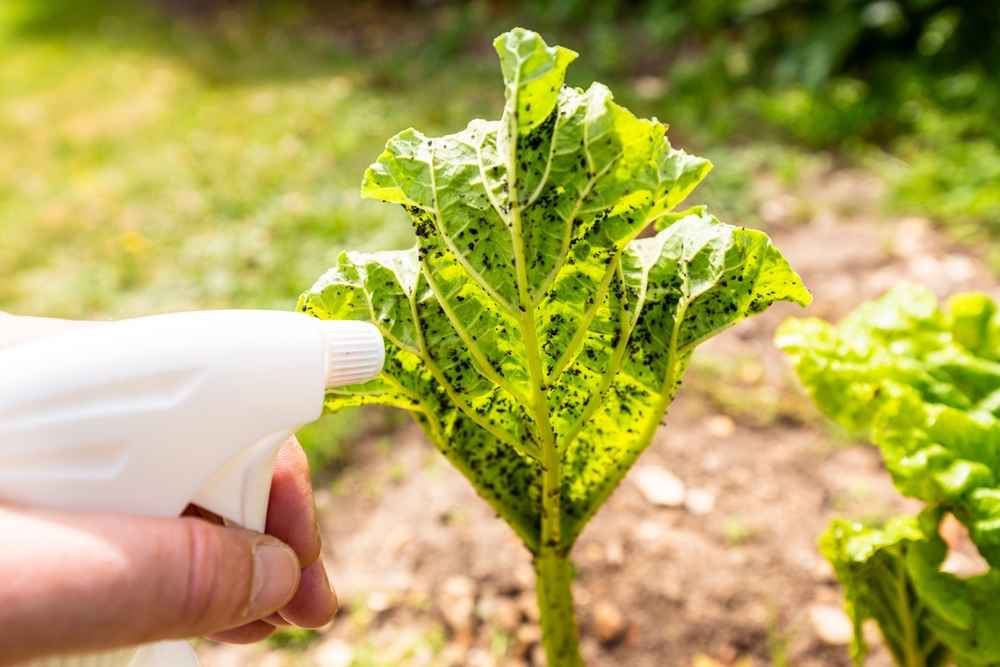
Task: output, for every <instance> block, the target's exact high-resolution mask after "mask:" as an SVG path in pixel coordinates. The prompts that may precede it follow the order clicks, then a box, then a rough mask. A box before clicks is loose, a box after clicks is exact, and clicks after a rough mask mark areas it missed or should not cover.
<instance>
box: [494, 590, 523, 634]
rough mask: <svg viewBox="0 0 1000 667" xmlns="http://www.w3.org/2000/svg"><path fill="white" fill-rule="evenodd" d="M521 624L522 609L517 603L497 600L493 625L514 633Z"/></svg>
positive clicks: (503, 599)
mask: <svg viewBox="0 0 1000 667" xmlns="http://www.w3.org/2000/svg"><path fill="white" fill-rule="evenodd" d="M520 622H521V608H520V607H519V606H518V604H517V602H516V601H514V600H512V599H510V598H507V597H500V598H497V600H496V602H495V603H494V605H493V623H494V624H496V626H497V628H498V629H500V630H503V631H504V632H508V633H509V632H513V631H514V630H515V629H516V628H517V626H518V624H519V623H520Z"/></svg>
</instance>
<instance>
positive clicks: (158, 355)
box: [0, 311, 382, 667]
mask: <svg viewBox="0 0 1000 667" xmlns="http://www.w3.org/2000/svg"><path fill="white" fill-rule="evenodd" d="M381 364H382V347H381V337H380V336H379V335H378V333H377V330H376V329H375V328H374V327H373V326H372V325H370V324H366V323H361V322H320V321H319V320H316V319H314V318H311V317H308V316H306V315H303V314H300V313H286V312H274V311H205V312H196V313H177V314H171V315H158V316H152V317H145V318H137V319H134V320H125V321H121V322H115V323H111V324H107V325H101V326H94V327H88V328H85V329H78V330H75V331H72V332H68V333H64V334H58V335H55V336H51V337H48V338H43V339H39V340H36V341H32V342H29V343H24V344H22V345H18V346H15V347H13V348H8V349H6V350H3V351H0V501H10V502H18V503H24V504H29V505H34V506H37V507H45V508H50V509H54V510H66V511H79V512H99V513H115V514H132V515H141V516H159V517H175V516H178V515H179V514H180V513H181V512H182V511H183V510H184V508H185V507H186V506H187V505H188V504H190V503H194V504H197V505H199V506H201V507H203V508H205V509H208V510H210V511H212V512H214V513H216V514H218V515H220V516H222V517H223V518H225V519H227V520H228V521H229V522H231V523H234V524H238V525H240V526H243V527H246V528H249V529H252V530H263V529H264V520H265V517H266V511H267V499H268V495H269V492H270V483H271V475H272V474H273V469H274V459H275V456H276V454H277V451H278V449H279V447H280V446H281V444H282V443H283V442H284V441H285V440H286V439H287V438H288V437H289V436H290V435H292V434H293V433H294V432H295V430H297V429H298V427H299V426H301V425H302V424H305V423H307V422H310V421H313V420H315V419H316V418H317V417H319V416H320V414H321V413H322V407H323V398H324V394H325V389H326V386H327V384H328V383H329V382H339V383H343V382H346V381H351V382H363V381H366V380H367V379H370V378H371V377H374V375H377V374H378V372H380V371H381ZM376 366H377V368H376ZM126 658H128V657H127V651H125V652H122V651H118V652H112V653H108V654H103V655H101V656H91V657H86V658H84V657H79V658H61V659H53V660H48V661H41V662H39V663H37V665H39V666H41V665H44V666H45V667H57V666H58V667H72V666H74V665H80V666H81V667H83V666H86V667H98V666H100V667H124V665H128V666H129V667H167V666H168V665H169V666H174V665H176V666H177V667H181V666H184V667H187V666H188V665H197V659H196V658H195V657H194V653H193V650H192V649H191V648H190V645H189V644H187V642H168V643H164V644H156V645H151V646H147V647H140V648H139V649H136V650H135V653H134V655H132V656H131V657H130V658H128V662H123V661H125V660H126ZM74 661H75V662H74ZM33 667H34V666H33Z"/></svg>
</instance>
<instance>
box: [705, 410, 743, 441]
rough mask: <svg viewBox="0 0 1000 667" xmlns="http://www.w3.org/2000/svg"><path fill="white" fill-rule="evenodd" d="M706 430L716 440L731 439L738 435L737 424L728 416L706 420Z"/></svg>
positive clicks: (716, 416)
mask: <svg viewBox="0 0 1000 667" xmlns="http://www.w3.org/2000/svg"><path fill="white" fill-rule="evenodd" d="M705 429H706V430H707V431H708V432H709V433H710V434H711V435H714V436H715V437H716V438H730V437H732V435H733V434H734V433H736V422H734V421H733V418H732V417H727V416H726V415H714V416H712V417H709V418H708V419H706V420H705Z"/></svg>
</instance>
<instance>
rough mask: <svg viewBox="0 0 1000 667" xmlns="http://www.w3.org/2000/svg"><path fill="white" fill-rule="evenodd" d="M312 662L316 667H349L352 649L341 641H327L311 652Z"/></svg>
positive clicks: (352, 658) (352, 659) (351, 659)
mask: <svg viewBox="0 0 1000 667" xmlns="http://www.w3.org/2000/svg"><path fill="white" fill-rule="evenodd" d="M312 660H313V663H315V665H316V667H351V663H352V662H354V649H353V648H351V645H350V644H348V643H347V642H345V641H344V640H343V639H337V638H336V637H335V638H333V639H327V640H326V641H325V642H323V643H322V644H320V645H319V646H318V647H316V650H315V651H313V656H312Z"/></svg>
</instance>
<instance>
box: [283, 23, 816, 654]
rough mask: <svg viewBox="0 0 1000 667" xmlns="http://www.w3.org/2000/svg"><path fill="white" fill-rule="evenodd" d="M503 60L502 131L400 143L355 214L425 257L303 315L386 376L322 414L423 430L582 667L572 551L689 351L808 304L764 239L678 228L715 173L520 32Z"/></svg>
mask: <svg viewBox="0 0 1000 667" xmlns="http://www.w3.org/2000/svg"><path fill="white" fill-rule="evenodd" d="M494 46H495V47H496V50H497V52H498V54H499V56H500V64H501V68H502V70H503V79H504V83H505V93H506V104H505V106H504V111H503V115H502V117H501V118H500V120H499V121H485V120H473V121H472V122H471V123H469V125H468V127H467V128H466V129H465V130H463V131H461V132H459V133H457V134H453V135H449V136H446V137H441V138H429V137H426V136H424V135H423V134H421V133H420V132H418V131H416V130H413V129H409V130H406V131H404V132H401V133H400V134H398V135H396V136H395V137H393V138H392V139H390V140H389V142H388V144H387V145H386V149H385V152H384V153H382V155H381V156H380V157H379V159H378V161H377V162H376V163H375V164H373V165H372V166H371V167H370V168H369V169H368V171H367V173H366V174H365V178H364V183H363V185H362V195H363V196H364V197H369V198H374V199H381V200H383V201H386V202H390V203H394V204H399V205H401V206H403V207H404V208H405V209H406V211H407V212H408V213H409V215H410V216H411V218H412V220H413V229H414V231H415V233H416V237H417V243H416V247H414V248H413V249H410V250H403V251H392V252H376V253H371V254H363V253H346V254H343V255H341V256H340V258H339V259H338V262H337V265H336V266H335V267H333V268H332V269H331V270H330V271H329V272H328V273H327V274H326V275H324V276H323V277H322V278H321V279H320V280H319V282H317V283H316V285H315V286H314V287H313V288H312V289H311V290H309V291H308V292H306V293H305V294H304V295H302V297H301V299H300V301H299V308H300V310H302V311H303V312H306V313H309V314H311V315H314V316H316V317H320V318H339V319H358V320H366V321H370V322H373V323H375V324H376V325H377V326H378V327H379V328H380V330H381V331H382V333H383V335H384V337H385V340H386V363H385V370H384V372H383V374H382V375H381V376H380V377H379V378H376V379H375V380H372V381H370V382H368V383H365V384H363V385H358V386H351V387H346V388H341V389H337V390H331V391H330V392H329V393H328V395H327V400H326V407H327V409H328V410H338V409H340V408H342V407H344V406H349V405H359V404H366V403H367V404H371V403H374V404H381V405H391V406H396V407H400V408H403V409H405V410H408V411H409V412H410V413H411V414H412V415H413V417H414V418H415V419H416V421H417V422H418V423H419V424H420V426H421V427H422V428H423V430H424V432H425V433H426V434H427V437H428V438H429V439H430V441H431V442H432V443H434V445H435V446H436V447H437V448H438V449H439V450H440V451H441V452H442V453H443V454H444V456H445V457H447V458H448V460H449V461H451V462H452V463H453V464H454V465H455V466H456V467H457V468H458V469H459V470H460V471H461V472H462V473H463V474H464V475H465V476H466V477H467V478H468V479H469V481H470V482H471V483H472V484H473V486H474V487H475V488H476V491H478V493H479V494H480V495H481V496H482V497H483V498H485V499H486V501H487V502H488V503H489V504H490V505H491V506H492V507H493V509H494V510H496V512H497V514H499V515H500V516H501V517H502V518H503V519H504V520H505V521H506V522H507V523H508V524H509V525H510V526H511V528H513V530H514V531H515V532H516V533H517V534H518V535H519V536H520V538H521V539H522V540H523V541H524V544H525V546H526V547H527V548H528V549H529V550H530V551H531V553H532V554H533V555H534V564H535V570H536V572H537V593H538V601H539V608H540V612H541V624H542V629H543V635H544V639H543V641H544V645H545V649H546V653H547V656H548V663H549V664H550V665H552V666H553V667H578V666H580V665H583V661H582V659H581V657H580V653H579V649H578V646H577V645H578V634H577V627H576V623H575V621H574V616H573V601H572V598H571V595H570V580H571V577H572V574H571V565H570V561H569V553H570V549H571V547H572V546H573V543H574V541H575V540H576V539H577V537H578V536H579V534H580V531H581V530H583V527H584V526H585V525H586V523H587V521H588V520H589V519H590V518H591V517H592V516H593V515H594V513H595V512H596V511H597V509H598V508H599V507H600V506H601V504H602V503H603V502H604V501H605V499H607V497H608V496H609V495H610V494H611V492H612V491H613V490H614V489H615V487H616V486H617V485H618V484H619V482H620V481H621V480H622V478H623V476H624V475H625V473H626V472H627V471H628V469H629V467H630V466H631V465H632V464H633V463H634V462H635V460H636V459H637V458H638V457H639V455H640V454H641V453H642V452H643V450H644V449H645V448H646V447H647V446H648V445H649V443H650V440H651V439H652V437H653V434H654V433H655V432H656V429H657V428H658V427H659V425H660V421H661V419H662V418H663V415H664V413H665V412H666V409H667V406H668V405H669V403H670V401H671V399H672V398H673V396H674V392H675V391H676V389H677V387H678V385H679V384H680V382H681V376H682V374H683V372H684V368H685V366H686V364H687V361H688V359H689V357H690V355H691V351H692V350H693V349H694V347H695V346H696V345H697V344H699V343H700V342H702V341H704V340H706V339H707V338H710V337H711V336H713V335H715V334H717V333H719V332H720V331H722V330H724V329H726V328H728V327H730V326H732V325H734V324H736V323H737V322H739V321H740V320H742V319H744V318H747V317H750V316H751V315H755V314H757V313H760V312H761V311H763V310H765V309H766V308H767V307H768V306H770V304H771V303H772V302H774V301H777V300H786V301H794V302H796V303H799V304H806V303H807V302H808V301H809V300H810V296H809V294H808V292H807V291H806V290H805V289H804V288H803V286H802V283H801V281H800V280H799V278H798V276H797V275H796V274H795V273H794V272H793V271H792V270H791V268H789V266H788V263H787V262H786V261H785V259H784V258H783V257H782V256H781V254H780V253H779V252H778V251H777V250H776V249H775V248H774V247H772V245H771V244H770V242H769V240H768V238H767V237H766V236H765V235H764V234H762V233H760V232H757V231H751V230H746V229H740V228H736V227H731V226H729V225H727V224H723V223H721V222H719V221H718V220H716V219H715V218H714V217H712V216H710V215H708V214H707V213H705V211H704V210H703V209H691V210H688V211H685V212H683V213H671V210H672V209H673V208H674V206H676V205H677V204H678V203H680V202H681V201H682V200H683V199H684V198H685V197H686V196H687V195H688V193H690V192H691V190H692V189H693V188H694V187H695V185H697V183H698V182H699V181H700V180H701V179H702V178H703V177H704V176H705V174H706V173H707V172H708V170H709V168H710V166H711V165H710V164H709V163H708V161H706V160H704V159H702V158H698V157H694V156H691V155H688V154H687V153H685V152H683V151H679V150H675V149H673V148H671V146H670V143H669V142H668V141H667V139H666V136H665V132H666V127H665V126H664V125H662V124H660V123H659V122H657V121H656V120H643V119H639V118H636V117H635V116H634V115H632V114H631V113H629V112H628V111H627V110H626V109H624V108H622V107H621V106H618V105H617V104H615V103H614V102H613V101H612V98H611V93H610V92H609V91H608V89H607V88H606V87H604V86H603V85H601V84H599V83H595V84H593V85H592V86H591V87H590V88H589V89H588V90H586V91H584V90H580V89H575V88H569V87H566V86H564V85H563V79H564V76H565V72H566V68H567V66H568V65H569V64H570V62H571V61H572V60H574V59H575V58H576V54H575V53H574V52H572V51H570V50H568V49H565V48H562V47H558V46H556V47H549V46H547V45H546V44H545V42H543V41H542V39H541V38H540V37H539V36H538V35H537V34H535V33H532V32H529V31H526V30H521V29H516V30H513V31H511V32H509V33H506V34H504V35H501V36H500V37H499V38H497V40H496V41H495V43H494ZM653 223H655V224H656V227H657V229H659V230H660V231H659V233H658V234H657V235H656V236H654V237H651V238H642V239H638V238H637V236H638V235H639V233H640V232H641V231H642V230H643V229H645V228H646V227H647V226H649V225H651V224H653Z"/></svg>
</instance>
